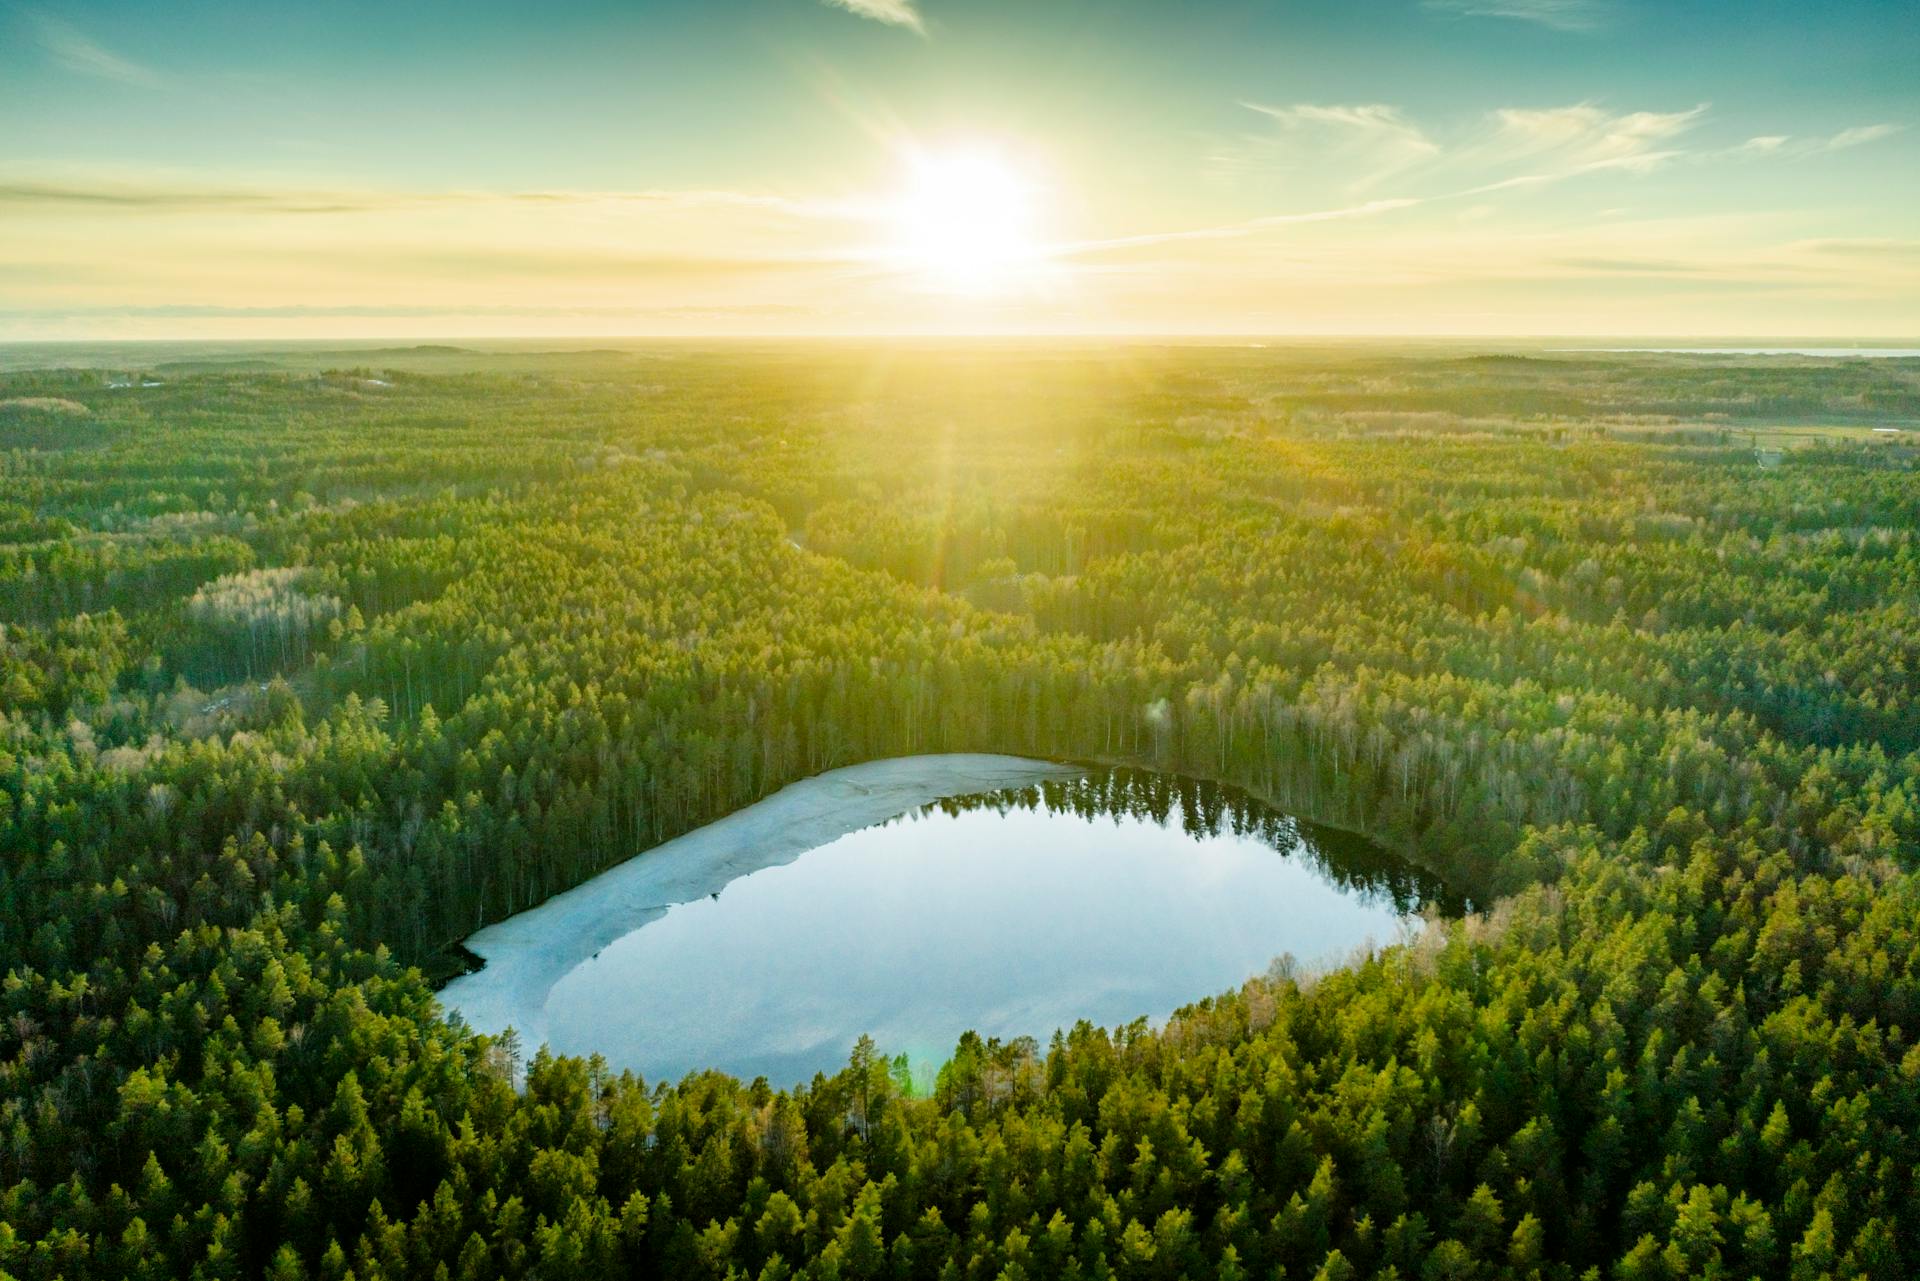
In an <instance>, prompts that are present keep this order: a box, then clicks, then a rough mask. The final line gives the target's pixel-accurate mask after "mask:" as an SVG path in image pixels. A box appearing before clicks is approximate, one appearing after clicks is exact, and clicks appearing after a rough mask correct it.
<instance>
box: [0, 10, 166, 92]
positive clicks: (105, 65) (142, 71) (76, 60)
mask: <svg viewBox="0 0 1920 1281" xmlns="http://www.w3.org/2000/svg"><path fill="white" fill-rule="evenodd" d="M20 16H21V19H22V20H23V21H24V22H25V23H26V26H27V29H28V31H30V32H31V33H32V35H33V38H34V40H35V41H36V42H37V43H38V44H39V46H40V48H41V51H42V52H44V53H45V54H46V55H47V57H48V59H49V60H51V61H52V62H53V63H54V65H56V66H59V67H64V68H66V69H67V70H68V71H72V72H74V73H76V74H78V75H83V76H93V77H95V78H97V79H100V80H113V81H117V82H119V83H120V84H128V85H138V86H140V87H141V88H145V89H160V88H164V87H165V86H166V85H167V84H168V83H169V80H168V77H167V76H166V75H165V74H163V73H162V72H159V71H156V70H154V69H153V68H152V67H148V66H144V65H142V64H141V63H138V62H135V61H133V60H132V59H131V58H126V57H122V56H121V55H120V54H117V53H115V52H113V50H111V49H108V48H107V47H106V46H104V45H102V44H100V43H98V42H97V41H95V40H94V39H93V38H92V37H91V36H89V35H87V34H86V32H84V31H82V30H80V28H78V27H76V26H74V25H73V24H72V23H71V22H67V21H65V20H64V19H61V18H56V17H54V16H53V15H51V14H46V13H38V12H35V11H32V10H27V11H24V12H22V13H21V15H20Z"/></svg>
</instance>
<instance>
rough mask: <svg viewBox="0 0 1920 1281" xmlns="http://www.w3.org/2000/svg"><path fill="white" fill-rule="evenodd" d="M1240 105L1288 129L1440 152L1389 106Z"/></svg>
mask: <svg viewBox="0 0 1920 1281" xmlns="http://www.w3.org/2000/svg"><path fill="white" fill-rule="evenodd" d="M1240 105H1241V106H1243V107H1245V108H1246V109H1247V110H1248V111H1255V112H1258V113H1260V114H1261V115H1263V116H1266V117H1267V118H1268V119H1270V120H1274V121H1277V122H1278V123H1279V124H1280V125H1281V126H1283V127H1285V128H1288V129H1299V128H1303V127H1312V126H1328V127H1332V128H1334V129H1336V130H1339V131H1342V132H1345V133H1347V134H1349V135H1352V136H1356V137H1364V138H1377V139H1385V140H1388V141H1390V142H1392V143H1393V144H1395V145H1396V146H1398V147H1402V148H1405V149H1406V150H1408V151H1412V152H1416V153H1418V154H1420V155H1427V156H1430V155H1433V154H1435V153H1436V152H1438V151H1439V150H1440V148H1439V146H1438V145H1437V144H1435V143H1434V141H1433V140H1432V139H1431V138H1429V137H1427V135H1426V134H1425V133H1423V132H1422V131H1421V129H1420V127H1419V126H1418V125H1416V124H1414V123H1413V122H1412V121H1410V120H1408V119H1407V118H1406V117H1405V116H1404V115H1402V114H1401V113H1400V109H1399V108H1398V107H1390V106H1388V105H1387V104H1385V103H1383V102H1369V103H1362V104H1359V105H1357V106H1337V105H1323V104H1320V103H1312V102H1301V103H1295V104H1294V105H1292V106H1290V107H1271V106H1268V105H1267V104H1265V103H1262V102H1244V101H1243V102H1242V103H1241V104H1240Z"/></svg>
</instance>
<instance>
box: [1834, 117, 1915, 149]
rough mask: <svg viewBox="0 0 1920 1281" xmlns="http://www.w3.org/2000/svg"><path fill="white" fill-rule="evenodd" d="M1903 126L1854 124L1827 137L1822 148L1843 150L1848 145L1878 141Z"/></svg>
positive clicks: (1888, 136)
mask: <svg viewBox="0 0 1920 1281" xmlns="http://www.w3.org/2000/svg"><path fill="white" fill-rule="evenodd" d="M1905 127H1906V126H1905V125H1891V124H1878V125H1856V126H1855V127H1853V128H1851V129H1842V130H1841V131H1840V132H1839V133H1836V134H1835V135H1833V137H1831V138H1829V139H1827V140H1826V144H1825V146H1824V147H1823V148H1822V149H1823V150H1826V151H1845V150H1846V149H1847V148H1848V147H1860V146H1864V145H1866V144H1867V143H1869V142H1878V141H1880V140H1881V139H1882V138H1890V137H1892V136H1893V135H1894V134H1896V133H1899V132H1900V131H1901V130H1902V129H1904V128H1905Z"/></svg>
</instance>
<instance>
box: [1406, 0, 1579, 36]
mask: <svg viewBox="0 0 1920 1281" xmlns="http://www.w3.org/2000/svg"><path fill="white" fill-rule="evenodd" d="M1426 7H1427V8H1429V9H1432V10H1435V11H1436V12H1440V13H1451V14H1453V15H1455V16H1456V17H1461V18H1508V19H1512V20H1513V21H1515V22H1531V23H1533V24H1535V25H1536V26H1542V27H1550V28H1552V29H1553V30H1555V31H1591V30H1593V29H1594V28H1596V27H1599V26H1601V25H1602V24H1603V23H1604V22H1605V21H1606V17H1607V11H1606V8H1605V6H1604V5H1603V4H1601V3H1600V0H1426Z"/></svg>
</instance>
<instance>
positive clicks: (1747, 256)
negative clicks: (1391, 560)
mask: <svg viewBox="0 0 1920 1281" xmlns="http://www.w3.org/2000/svg"><path fill="white" fill-rule="evenodd" d="M1916 68H1920V18H1917V17H1916V15H1915V13H1914V10H1913V7H1912V5H1911V3H1906V4H1895V3H1853V4H1826V5H1820V6H1809V5H1790V4H1784V3H1766V2H1763V3H1749V4H1739V5H1735V4H1707V3H1693V4H1688V3H1668V4H1643V3H1631V2H1628V0H1405V2H1401V0H1392V2H1388V0H1379V2H1376V3H1359V4H1335V3H1321V2H1320V0H1302V2H1297V3H1289V2H1286V0H1269V2H1267V3H1232V4H1198V3H1185V4H1168V3H1147V2H1146V0H1106V2H1104V3H1096V2H1092V0H1088V2H1082V0H1051V2H1049V3H1034V2H1032V0H1028V2H1026V3H1016V2H1012V0H841V2H838V3H827V2H823V0H742V2H741V3H731V4H723V3H704V4H702V3H693V2H688V3H678V2H676V3H639V2H632V0H630V2H628V3H619V4H616V3H602V2H598V0H594V2H586V0H579V2H575V3H565V2H557V3H547V4H544V5H541V6H539V7H538V9H537V10H536V9H535V8H534V7H533V6H527V5H524V4H506V3H490V2H487V0H472V2H469V3H465V4H459V5H455V4H442V3H437V2H430V3H407V4H393V3H388V4H382V5H374V4H362V3H328V4H325V5H311V4H306V5H295V4H278V3H254V4H236V3H196V2H193V0H187V2H184V3H169V4H154V3H130V2H112V0H95V2H93V3H86V4H60V3H46V4H38V5H16V6H6V5H0V127H4V130H5V135H6V136H7V138H8V140H9V141H8V145H7V146H6V147H5V148H4V149H0V334H4V335H8V336H13V337H33V336H47V337H69V336H97V335H98V336H106V335H118V334H128V335H132V334H169V335H172V334H178V335H192V334H198V333H206V334H214V333H221V334H225V333H233V332H241V331H245V332H249V333H252V332H271V333H283V334H287V335H290V336H291V335H296V334H308V333H322V332H326V333H348V332H360V331H364V332H369V333H371V332H382V333H388V332H390V333H401V332H431V333H521V332H551V333H561V332H599V333H607V332H632V333H649V332H662V333H667V332H798V333H834V332H921V331H925V332H940V331H947V330H975V329H978V330H993V331H1041V332H1052V331H1108V330H1115V331H1131V332H1189V331H1190V332H1236V333H1252V332H1272V333H1291V332H1302V333H1321V332H1334V333H1361V332H1370V333H1402V332H1404V333H1695V334H1704V333H1717V334H1742V333H1804V334H1817V333H1832V334H1847V335H1873V334H1885V335H1890V336H1893V335H1900V336H1910V335H1912V334H1914V333H1915V332H1920V212H1917V211H1920V71H1917V70H1916ZM962 154H964V155H969V156H974V155H981V154H991V155H992V156H993V157H994V158H995V159H994V161H993V163H994V164H995V165H997V166H999V167H1000V168H1002V169H1004V170H1005V171H1006V172H1008V173H1009V174H1012V175H1015V176H1016V177H1017V179H1018V182H1017V188H1018V190H1017V192H1016V191H1015V187H1014V185H1011V184H1010V185H1009V186H1008V188H1007V190H1008V192H1009V193H1014V194H1009V195H1007V196H1006V197H1005V198H1004V200H1003V202H1002V203H1005V201H1011V200H1018V201H1019V202H1020V206H1021V207H1020V209H1019V210H1018V213H1019V217H1018V219H1017V220H1016V219H1014V218H1013V217H1012V216H1011V215H1010V214H1009V215H1008V216H1007V217H1006V219H1005V221H1006V222H1007V225H1008V226H1009V227H1011V226H1013V225H1014V223H1015V222H1016V221H1017V223H1018V226H1019V231H1018V233H1017V236H1016V233H1014V232H1012V231H1008V232H1007V233H1006V235H1005V236H1004V237H1002V239H1001V240H998V241H995V243H994V245H993V246H991V247H990V248H991V252H992V254H994V255H998V256H999V258H1004V259H1006V261H1005V262H1001V261H999V260H998V259H996V264H995V265H996V270H995V271H994V272H993V273H992V275H991V285H990V287H987V286H982V287H980V288H964V289H957V288H951V287H948V286H951V285H952V284H953V276H954V273H953V272H950V271H949V272H939V271H930V270H928V268H929V263H928V262H927V261H924V259H926V258H927V257H928V256H929V255H931V256H932V257H934V258H939V256H940V253H941V251H940V250H939V249H937V248H936V249H933V250H928V249H927V247H926V244H925V241H926V236H925V235H923V234H921V233H923V232H925V231H926V228H925V227H923V226H922V227H914V226H907V227H902V226H901V225H899V220H900V216H901V215H899V213H898V212H897V207H898V205H899V203H900V201H899V200H898V199H897V196H898V193H899V192H900V190H901V189H902V186H903V184H909V185H910V184H911V182H912V181H913V179H912V177H911V176H910V175H911V174H912V173H915V172H919V170H918V169H916V168H915V166H916V165H922V166H923V167H924V163H931V164H933V165H935V166H936V167H937V166H938V165H939V164H940V163H942V158H943V157H950V156H954V155H962ZM929 158H931V159H929ZM923 162H924V163H923ZM989 185H991V184H989ZM963 195H964V193H963ZM1002 213H1005V211H1004V210H1001V209H997V208H987V209H985V210H982V211H969V216H978V217H984V218H986V219H988V220H989V221H991V220H993V219H995V218H997V217H999V216H1000V215H1001V214H1002ZM940 234H942V235H945V234H949V232H948V231H945V230H943V231H941V232H940ZM916 237H918V238H917V239H916ZM1016 239H1017V240H1018V242H1019V243H1018V244H1017V246H1015V245H1014V244H1013V242H1014V240H1016ZM909 242H910V243H911V244H913V245H915V246H917V248H916V249H915V250H914V252H913V253H910V254H906V255H904V256H903V255H902V253H901V252H898V245H899V244H901V243H909ZM966 248H970V249H971V251H972V252H971V256H966V257H964V261H965V262H966V263H967V264H970V265H972V264H976V263H977V261H978V259H979V258H980V256H981V253H982V252H984V251H982V250H981V249H980V247H979V246H978V245H973V246H970V247H966ZM916 255H918V256H916ZM1015 260H1017V262H1016V261H1015ZM933 265H935V266H938V265H941V264H938V263H936V264H933ZM945 265H946V266H952V263H947V264H945ZM1016 266H1017V270H1016V269H1014V267H1016ZM1002 268H1004V269H1002ZM983 279H984V278H983Z"/></svg>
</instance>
